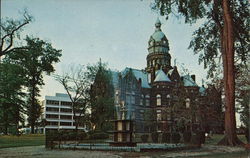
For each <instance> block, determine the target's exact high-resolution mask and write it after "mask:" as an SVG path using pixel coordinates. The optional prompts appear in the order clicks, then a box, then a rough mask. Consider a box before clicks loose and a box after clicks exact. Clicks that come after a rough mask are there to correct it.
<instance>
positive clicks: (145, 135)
mask: <svg viewBox="0 0 250 158" xmlns="http://www.w3.org/2000/svg"><path fill="white" fill-rule="evenodd" d="M141 140H142V142H143V143H147V142H148V135H147V134H143V135H142V136H141Z"/></svg>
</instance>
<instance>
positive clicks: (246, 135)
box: [245, 129, 250, 143]
mask: <svg viewBox="0 0 250 158" xmlns="http://www.w3.org/2000/svg"><path fill="white" fill-rule="evenodd" d="M245 137H246V139H247V142H248V143H250V140H249V129H246V131H245Z"/></svg>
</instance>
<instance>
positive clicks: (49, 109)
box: [46, 107, 59, 112]
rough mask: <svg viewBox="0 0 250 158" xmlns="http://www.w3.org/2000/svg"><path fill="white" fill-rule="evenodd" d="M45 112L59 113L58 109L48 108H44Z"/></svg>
mask: <svg viewBox="0 0 250 158" xmlns="http://www.w3.org/2000/svg"><path fill="white" fill-rule="evenodd" d="M46 111H51V112H59V108H50V107H46Z"/></svg>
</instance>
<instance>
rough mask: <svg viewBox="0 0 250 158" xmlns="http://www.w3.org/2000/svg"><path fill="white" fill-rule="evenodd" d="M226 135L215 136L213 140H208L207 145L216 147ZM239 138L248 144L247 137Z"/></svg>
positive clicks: (241, 136) (240, 136) (239, 136)
mask: <svg viewBox="0 0 250 158" xmlns="http://www.w3.org/2000/svg"><path fill="white" fill-rule="evenodd" d="M223 136H224V135H222V134H214V135H213V136H212V137H211V139H208V140H206V142H205V144H208V145H216V144H217V143H218V142H219V141H220V140H221V139H222V138H223ZM238 138H239V139H240V140H241V141H242V142H243V143H247V140H246V137H245V135H238Z"/></svg>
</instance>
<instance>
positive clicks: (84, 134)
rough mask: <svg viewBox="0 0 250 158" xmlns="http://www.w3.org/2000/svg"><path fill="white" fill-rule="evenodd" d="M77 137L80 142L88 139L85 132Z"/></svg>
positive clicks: (79, 133) (80, 132)
mask: <svg viewBox="0 0 250 158" xmlns="http://www.w3.org/2000/svg"><path fill="white" fill-rule="evenodd" d="M77 137H78V138H77V139H78V140H83V139H85V138H86V137H87V134H86V133H85V132H84V131H79V132H78V136H77Z"/></svg>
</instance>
